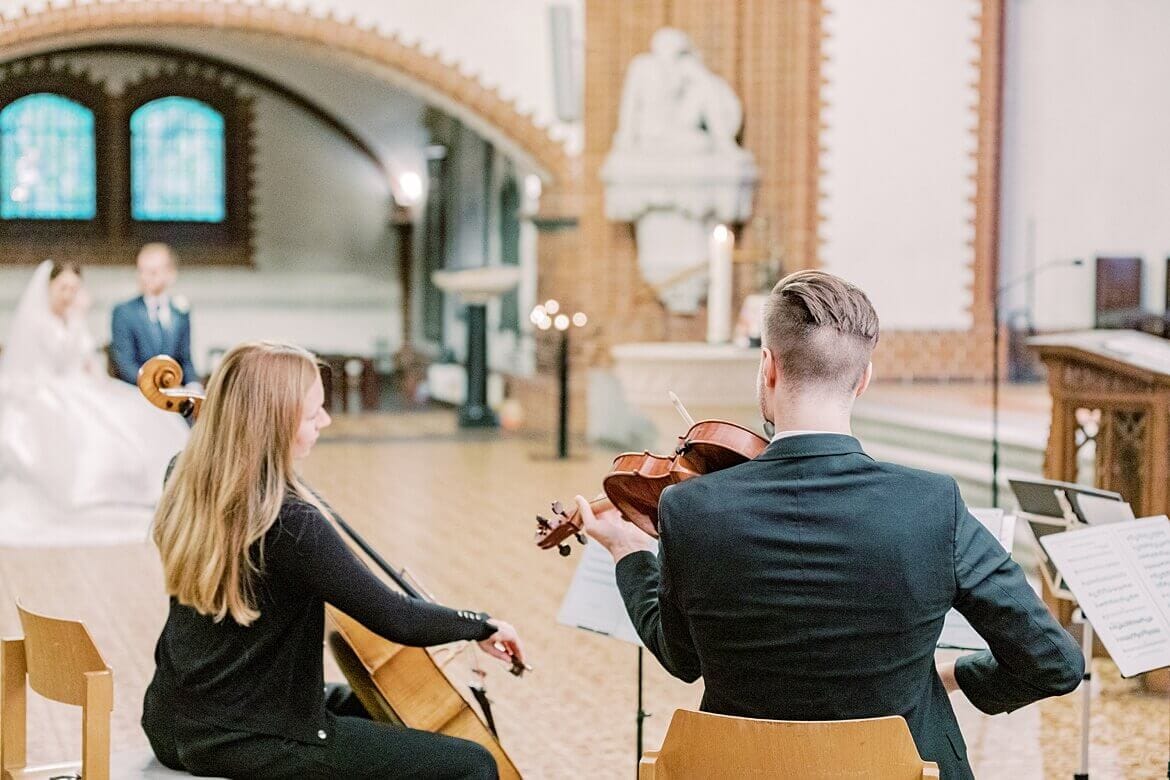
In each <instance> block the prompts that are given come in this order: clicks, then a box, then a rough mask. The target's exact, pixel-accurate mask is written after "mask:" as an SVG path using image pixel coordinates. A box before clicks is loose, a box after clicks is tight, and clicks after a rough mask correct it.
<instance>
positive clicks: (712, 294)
mask: <svg viewBox="0 0 1170 780" xmlns="http://www.w3.org/2000/svg"><path fill="white" fill-rule="evenodd" d="M734 249H735V234H734V233H732V232H731V230H729V229H728V227H727V226H726V225H716V226H715V229H714V230H713V231H711V241H710V245H709V247H708V255H709V257H708V259H709V273H708V279H707V343H708V344H726V343H727V342H729V341H731V253H732V251H734Z"/></svg>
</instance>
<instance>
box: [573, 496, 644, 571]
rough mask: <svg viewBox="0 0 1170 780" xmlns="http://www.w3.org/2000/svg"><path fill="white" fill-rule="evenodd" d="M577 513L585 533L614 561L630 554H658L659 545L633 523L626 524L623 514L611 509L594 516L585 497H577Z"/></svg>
mask: <svg viewBox="0 0 1170 780" xmlns="http://www.w3.org/2000/svg"><path fill="white" fill-rule="evenodd" d="M576 501H577V511H578V512H580V513H581V520H582V521H583V524H584V528H585V533H587V534H589V535H590V536H591V537H593V538H594V539H595V540H596V541H597V542H598V544H600V545H601V546H602V547H604V548H605V549H607V550H609V554H610V555H612V556H613V559H614V561H615V562H616V561H620V560H621V559H622V558H624V557H626V556H627V555H629V554H630V553H636V552H642V551H649V552H657V550H658V543H657V542H656V541H655V540H654V537H652V536H650V535H649V534H647V533H646V532H644V531H643V530H642V529H640V528H638V526H636V525H634V524H633V523H630V522H626V520H625V518H623V517H622V515H621V512H619V511H617V510H616V509H610V510H608V511H606V512H602V513H600V514H594V513H593V509H592V508H590V506H589V502H588V501H586V500H585V498H584V497H583V496H577V498H576Z"/></svg>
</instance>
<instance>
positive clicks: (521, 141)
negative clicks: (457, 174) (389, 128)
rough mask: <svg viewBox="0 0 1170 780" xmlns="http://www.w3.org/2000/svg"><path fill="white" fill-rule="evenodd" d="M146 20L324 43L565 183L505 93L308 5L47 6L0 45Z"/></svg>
mask: <svg viewBox="0 0 1170 780" xmlns="http://www.w3.org/2000/svg"><path fill="white" fill-rule="evenodd" d="M145 27H153V28H159V27H168V28H183V27H196V28H203V29H217V30H228V31H233V32H244V33H259V34H266V35H275V36H279V37H281V38H286V39H292V40H295V41H299V42H301V43H304V44H308V45H311V46H315V47H319V48H322V49H326V50H328V51H329V52H330V56H333V57H343V56H348V57H351V58H355V59H357V60H359V61H364V62H368V63H373V64H375V65H378V66H382V67H385V68H388V69H390V70H392V71H395V72H396V73H398V74H401V75H402V76H403V77H404V79H405V80H406V82H408V85H407V86H406V88H407V89H412V90H413V91H415V92H417V93H419V94H420V96H422V97H423V98H424V99H427V100H428V101H431V102H436V103H438V104H439V105H440V107H442V108H444V109H445V110H449V111H450V112H451V113H453V114H455V115H456V116H459V117H460V118H461V119H465V120H468V123H469V124H470V125H471V126H472V127H474V128H475V129H477V130H480V131H482V132H484V134H485V135H487V136H488V137H491V138H492V140H493V141H501V142H502V144H503V145H504V146H505V147H509V146H510V147H512V149H511V151H513V152H515V153H517V154H518V155H519V156H521V157H524V158H527V160H528V162H529V163H530V164H532V165H533V166H534V167H536V168H537V169H538V170H539V171H540V172H541V173H542V174H543V175H544V176H545V177H547V178H548V179H549V183H551V184H553V185H560V186H564V185H565V184H566V183H567V182H568V181H569V179H570V178H571V175H572V163H571V160H570V158H569V155H568V154H567V153H566V152H565V150H564V148H563V147H562V146H561V145H560V144H559V143H558V142H557V141H555V140H553V139H552V138H551V137H550V136H549V135H548V133H547V132H545V131H544V130H543V129H541V128H540V127H539V126H537V125H536V123H535V122H533V120H532V118H531V117H530V116H529V115H527V114H524V113H521V112H520V111H519V110H518V109H517V108H516V106H515V105H514V104H513V103H511V102H510V101H507V100H505V99H504V98H503V97H501V96H500V94H499V93H498V92H497V91H496V90H494V89H489V88H488V87H485V86H484V85H483V84H481V83H480V82H479V81H477V80H476V79H475V78H473V77H471V76H468V75H465V74H463V73H462V72H460V71H459V69H458V67H457V66H456V65H449V64H445V63H443V62H442V61H441V60H439V58H438V57H436V56H434V55H431V54H426V53H424V52H423V51H422V50H421V49H420V48H419V46H418V44H414V45H409V46H408V45H406V44H404V43H403V42H402V41H401V40H399V39H398V38H397V37H396V36H394V35H392V34H387V33H381V32H379V31H377V30H376V29H372V28H370V27H363V26H361V25H359V24H358V23H357V22H355V21H354V20H353V19H352V18H350V19H341V18H338V17H336V16H334V15H333V14H330V15H329V16H327V17H316V16H313V15H312V14H311V13H309V12H308V11H299V10H295V9H291V8H284V7H272V6H264V5H245V4H243V3H226V2H200V3H172V2H165V3H164V2H151V1H150V0H117V1H116V2H102V3H90V4H85V5H81V4H78V3H77V0H70V2H69V4H68V5H63V6H49V7H46V8H44V9H43V10H37V11H32V12H24V13H21V14H19V15H15V16H11V17H6V18H3V20H2V21H0V50H3V51H6V52H11V53H12V56H24V55H26V54H28V53H30V50H36V49H44V48H46V47H47V46H49V45H52V44H54V43H57V42H69V43H73V42H76V40H77V39H78V38H84V37H85V36H86V35H87V34H93V33H109V32H116V31H119V30H125V31H138V30H141V29H142V28H145Z"/></svg>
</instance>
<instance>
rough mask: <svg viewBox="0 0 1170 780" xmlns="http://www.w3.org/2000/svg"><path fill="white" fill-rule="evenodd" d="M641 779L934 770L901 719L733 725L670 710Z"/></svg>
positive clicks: (926, 774)
mask: <svg viewBox="0 0 1170 780" xmlns="http://www.w3.org/2000/svg"><path fill="white" fill-rule="evenodd" d="M648 762H649V763H650V764H652V765H653V768H652V769H651V771H649V772H646V773H643V774H640V775H639V777H652V778H655V780H663V779H664V778H684V777H685V778H698V777H785V778H792V780H829V778H834V780H836V779H839V778H866V779H867V780H922V778H937V777H938V776H939V775H938V766H937V765H936V764H934V763H933V762H929V761H923V760H922V758H921V757H920V756H919V755H918V749H917V747H916V746H915V745H914V739H913V737H912V736H911V735H910V728H909V727H908V726H907V725H906V720H905V719H904V718H901V717H896V716H893V717H886V718H867V719H863V720H841V721H782V720H755V719H752V718H734V717H730V716H727V715H713V714H711V713H706V712H694V711H692V710H675V713H674V717H672V718H671V720H670V727H669V728H668V729H667V732H666V739H665V740H664V741H663V744H662V749H661V750H660V751H658V754H657V755H656V756H654V757H653V758H645V759H643V765H644V766H645V765H646V764H647V763H648Z"/></svg>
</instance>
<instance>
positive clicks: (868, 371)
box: [853, 360, 873, 398]
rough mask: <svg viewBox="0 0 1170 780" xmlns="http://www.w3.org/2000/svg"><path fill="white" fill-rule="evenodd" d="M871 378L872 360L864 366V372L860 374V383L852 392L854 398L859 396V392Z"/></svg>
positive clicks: (867, 385) (862, 391) (864, 388)
mask: <svg viewBox="0 0 1170 780" xmlns="http://www.w3.org/2000/svg"><path fill="white" fill-rule="evenodd" d="M872 379H873V361H872V360H871V361H869V364H868V365H867V366H866V367H865V373H864V374H862V375H861V384H859V385H858V386H857V390H856V391H855V392H854V393H853V397H854V398H860V397H861V394H862V393H864V392H865V391H866V389H867V388H868V387H869V383H870V380H872Z"/></svg>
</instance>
